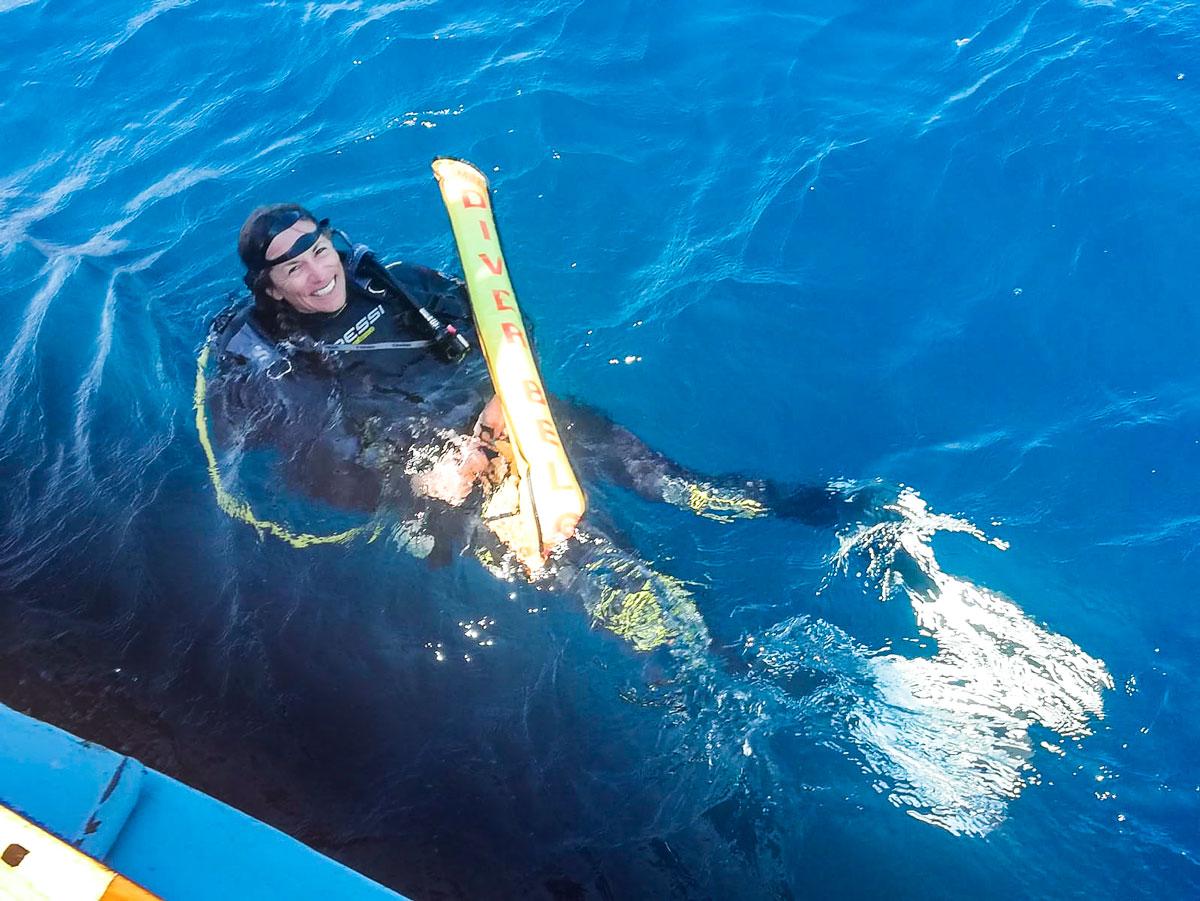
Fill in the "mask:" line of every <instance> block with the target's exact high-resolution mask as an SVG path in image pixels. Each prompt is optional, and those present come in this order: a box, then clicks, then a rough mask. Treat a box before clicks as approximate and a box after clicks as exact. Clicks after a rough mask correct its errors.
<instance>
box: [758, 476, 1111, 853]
mask: <svg viewBox="0 0 1200 901" xmlns="http://www.w3.org/2000/svg"><path fill="white" fill-rule="evenodd" d="M882 509H883V513H884V514H885V515H886V517H887V518H886V520H885V521H882V522H874V523H871V524H866V525H859V526H858V527H856V529H854V530H853V531H851V532H848V533H846V534H844V535H843V536H841V544H840V547H839V549H838V551H837V553H836V554H835V555H834V558H833V572H832V575H833V576H837V575H845V574H846V573H847V572H848V571H849V567H850V564H851V562H852V561H856V560H865V561H866V575H867V576H868V578H869V582H870V584H873V585H875V586H876V587H877V590H878V591H879V594H880V599H881V600H888V599H889V598H891V597H893V596H894V595H896V594H897V593H900V594H902V595H903V596H905V597H907V598H908V600H909V602H910V603H911V604H912V608H913V612H914V614H915V616H916V624H917V628H918V629H919V631H920V633H921V634H922V635H923V636H925V637H927V638H929V639H932V641H933V642H935V643H936V647H937V650H936V652H935V653H934V654H933V655H932V656H930V657H915V658H911V657H905V656H903V655H901V654H898V653H892V652H889V653H885V654H876V655H872V653H871V652H870V651H869V650H868V649H867V648H865V647H864V646H862V645H861V644H860V643H858V642H856V641H854V640H853V639H851V638H850V637H849V636H847V635H846V634H845V633H844V632H842V631H841V630H840V629H838V628H837V627H836V626H832V625H830V624H828V623H822V622H820V621H814V620H811V619H809V618H805V617H801V618H796V619H793V620H789V621H788V622H786V623H783V624H780V625H779V626H777V627H776V628H775V629H773V630H771V632H770V633H768V634H767V635H765V636H763V640H762V642H761V646H760V647H759V649H758V651H757V655H758V659H759V661H760V662H761V663H762V664H763V665H764V667H765V668H767V669H768V670H770V671H772V672H773V674H774V675H775V677H776V678H777V679H778V678H779V677H780V676H787V677H789V678H794V677H795V675H796V674H797V673H798V672H801V671H819V672H820V673H822V674H823V675H824V676H825V677H826V678H828V679H829V681H828V682H827V683H826V684H825V685H824V686H823V687H822V688H821V689H819V692H818V694H820V695H822V696H823V699H824V701H825V702H826V703H825V704H823V705H822V706H824V707H826V709H829V710H832V711H834V713H833V716H834V720H835V728H837V729H838V730H839V731H840V732H841V733H842V735H843V736H844V737H846V738H848V739H849V740H850V742H851V743H852V745H853V746H854V749H855V750H856V752H857V753H856V754H855V756H857V757H859V758H860V759H861V761H862V763H863V765H864V768H865V769H866V770H867V771H868V772H870V773H871V774H873V775H875V776H876V777H878V781H877V783H876V788H877V789H878V790H879V791H881V792H884V793H886V795H887V797H888V800H889V801H890V802H891V803H892V804H894V805H895V806H897V807H899V808H901V809H903V810H905V811H906V812H907V813H908V814H909V815H910V816H913V817H915V818H917V819H919V820H923V821H925V822H928V823H932V824H934V825H936V826H939V827H941V828H943V829H946V830H947V831H949V832H951V833H954V834H969V835H985V834H987V833H988V832H990V831H991V830H992V829H994V828H995V827H996V826H998V825H999V824H1000V823H1002V822H1003V821H1004V818H1005V815H1006V811H1007V806H1008V803H1009V802H1010V801H1011V800H1012V799H1014V798H1016V797H1017V796H1018V795H1019V794H1020V793H1021V791H1022V790H1023V789H1024V788H1025V786H1027V785H1029V784H1031V783H1033V782H1036V779H1037V775H1036V770H1035V768H1034V765H1033V762H1032V759H1031V758H1032V757H1033V750H1034V742H1033V739H1032V738H1031V735H1030V730H1031V729H1033V728H1034V727H1037V726H1042V727H1045V728H1048V729H1052V730H1054V731H1055V732H1057V733H1058V734H1060V735H1062V736H1064V737H1070V738H1080V737H1083V736H1086V735H1088V734H1089V733H1090V731H1091V726H1090V723H1091V720H1092V718H1093V717H1094V718H1101V717H1103V710H1104V707H1103V695H1102V692H1103V690H1104V689H1111V688H1112V687H1113V681H1112V677H1111V676H1110V675H1109V673H1108V670H1107V669H1106V667H1105V665H1104V663H1103V662H1102V661H1100V660H1097V659H1096V658H1094V657H1091V656H1089V655H1088V654H1086V653H1085V652H1084V651H1082V650H1081V649H1080V648H1079V647H1078V646H1076V645H1075V644H1074V643H1073V642H1072V641H1070V639H1068V638H1066V637H1064V636H1062V635H1058V634H1055V633H1053V632H1050V631H1049V630H1047V629H1046V628H1044V627H1042V626H1040V625H1038V624H1037V623H1035V622H1033V621H1032V620H1031V619H1030V618H1029V617H1028V616H1027V615H1026V614H1024V613H1023V612H1022V611H1021V609H1020V608H1019V607H1017V605H1016V604H1014V603H1013V602H1012V601H1011V600H1009V599H1008V598H1005V597H1003V596H1001V595H999V594H997V593H996V592H994V591H991V590H989V589H987V588H983V587H981V586H979V585H976V584H974V583H972V582H971V581H969V580H967V579H964V578H960V577H958V576H955V575H953V574H951V573H947V572H945V571H944V570H943V569H942V568H941V566H940V565H939V563H938V561H937V559H936V558H935V556H934V552H933V547H932V539H933V536H934V535H935V534H937V533H939V532H958V533H964V534H967V535H970V536H972V537H974V538H975V539H977V540H979V541H981V542H986V543H988V544H990V545H992V546H994V547H996V548H998V549H1000V550H1005V549H1007V545H1005V544H1004V543H1003V542H1001V541H998V540H995V539H988V538H987V536H985V535H984V534H983V532H982V531H981V530H979V529H978V528H977V527H975V526H974V525H972V524H971V523H969V522H967V521H965V520H962V519H958V518H955V517H952V516H945V515H938V514H935V513H932V512H931V511H930V510H929V508H928V506H927V504H926V503H925V502H924V501H923V500H922V499H921V498H920V497H919V496H918V494H917V493H916V492H915V491H912V490H911V489H904V490H903V491H901V493H900V494H899V496H898V498H897V499H896V500H895V501H894V502H893V503H891V504H887V505H885V506H884V507H883V508H882ZM810 700H815V701H819V700H821V698H810Z"/></svg>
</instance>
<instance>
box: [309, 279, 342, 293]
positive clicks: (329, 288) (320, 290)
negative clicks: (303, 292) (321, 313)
mask: <svg viewBox="0 0 1200 901" xmlns="http://www.w3.org/2000/svg"><path fill="white" fill-rule="evenodd" d="M336 281H337V276H336V275H335V276H334V277H333V278H331V279H330V280H329V284H328V285H326V286H325V287H324V288H318V289H317V290H316V291H313V297H324V296H325V295H326V294H328V293H329V292H330V291H332V290H333V283H334V282H336Z"/></svg>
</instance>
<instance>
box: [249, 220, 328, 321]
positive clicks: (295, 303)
mask: <svg viewBox="0 0 1200 901" xmlns="http://www.w3.org/2000/svg"><path fill="white" fill-rule="evenodd" d="M316 230H317V224H316V223H315V222H312V221H310V220H307V219H300V220H298V221H296V222H294V223H293V224H292V225H290V226H288V227H287V228H286V229H284V230H283V231H281V232H280V233H279V234H277V235H276V236H275V237H274V238H272V239H271V243H270V244H269V245H267V252H266V258H267V259H268V260H271V259H275V258H277V257H280V256H283V255H284V254H286V253H287V252H288V251H289V250H290V249H291V248H292V246H293V245H295V243H296V242H297V241H299V240H300V239H301V238H304V237H305V236H306V235H310V234H312V233H313V232H314V231H316ZM266 292H267V294H269V295H270V296H271V297H274V298H275V299H276V300H282V301H285V302H286V303H288V304H289V305H291V306H292V307H293V308H294V309H296V310H297V311H299V312H301V313H336V312H337V311H338V310H340V309H341V308H342V307H344V306H345V305H346V270H345V267H343V266H342V258H341V257H340V256H338V253H337V251H336V250H334V249H333V244H332V243H331V242H330V240H329V236H328V235H327V234H323V235H321V236H320V237H318V238H317V240H316V242H315V243H314V244H313V246H312V247H310V248H308V250H306V251H304V253H302V254H300V255H298V256H296V257H293V258H292V259H290V260H287V261H285V262H283V263H280V264H278V265H277V266H272V267H271V268H270V270H268V271H267V283H266Z"/></svg>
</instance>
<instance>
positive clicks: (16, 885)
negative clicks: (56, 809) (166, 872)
mask: <svg viewBox="0 0 1200 901" xmlns="http://www.w3.org/2000/svg"><path fill="white" fill-rule="evenodd" d="M157 898H158V896H157V895H152V894H150V893H149V892H148V891H146V890H145V889H143V888H141V887H139V886H137V885H135V884H134V883H132V882H130V881H129V880H128V879H126V878H125V877H124V876H121V875H120V874H118V873H114V872H113V871H112V870H110V869H109V868H108V867H106V866H105V865H104V864H102V863H100V862H99V861H96V860H93V859H92V858H90V857H88V856H87V855H86V854H84V853H83V852H82V851H79V850H76V849H75V848H72V847H71V846H70V845H68V844H67V843H66V842H64V841H63V840H62V839H60V838H57V837H56V836H54V835H51V834H50V833H49V832H46V831H45V830H44V829H40V828H38V827H37V826H35V825H34V824H33V823H31V822H29V821H28V820H27V819H25V818H24V817H22V816H20V815H19V814H16V813H13V811H11V810H9V809H8V808H7V807H5V806H3V805H0V899H3V901H9V899H14V901H17V899H19V901H155V899H157Z"/></svg>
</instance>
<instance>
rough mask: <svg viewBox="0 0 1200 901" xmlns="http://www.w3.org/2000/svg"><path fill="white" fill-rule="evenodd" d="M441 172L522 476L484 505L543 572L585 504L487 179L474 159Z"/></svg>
mask: <svg viewBox="0 0 1200 901" xmlns="http://www.w3.org/2000/svg"><path fill="white" fill-rule="evenodd" d="M433 173H434V175H435V176H436V177H437V180H438V185H439V187H440V188H441V191H442V200H443V201H444V202H445V204H446V211H447V212H448V213H449V214H450V226H451V228H452V229H453V230H454V240H455V243H456V244H457V245H458V255H459V258H460V259H461V260H462V266H463V273H464V275H465V276H466V279H467V292H468V294H469V295H470V298H471V310H472V312H473V314H474V317H475V327H476V330H477V331H478V333H479V343H480V345H481V346H482V348H483V355H484V358H485V359H486V360H487V365H488V371H489V372H490V373H491V376H492V384H493V385H494V387H495V389H496V395H497V396H498V397H499V398H500V405H501V408H502V410H503V412H504V423H505V428H506V429H507V432H508V440H509V442H510V444H511V447H512V464H513V470H514V472H515V475H514V476H513V477H512V481H511V482H510V483H509V484H502V485H501V486H500V487H499V488H498V489H497V490H496V491H495V492H494V493H493V494H492V496H491V498H489V500H488V503H487V505H486V506H485V508H484V514H483V515H484V520H485V522H487V523H488V526H489V528H491V529H492V531H493V532H495V533H496V535H497V537H499V538H500V540H501V541H503V542H504V543H505V544H506V545H508V547H509V548H510V549H511V550H512V551H513V552H514V553H515V554H516V556H517V557H518V558H519V559H520V560H521V562H523V563H524V564H525V565H526V566H527V567H529V569H530V571H531V572H537V571H538V570H540V569H541V568H542V566H544V565H545V562H546V558H547V557H548V556H549V554H550V552H551V551H552V550H553V549H554V548H555V547H556V546H557V545H558V544H560V543H561V542H563V541H565V540H566V539H568V538H570V537H571V535H573V534H574V532H575V526H576V524H577V523H578V522H579V520H580V519H581V518H582V516H583V512H584V509H585V501H584V497H583V491H582V490H581V489H580V487H579V482H578V481H577V480H576V478H575V472H574V470H572V469H571V464H570V462H569V461H568V460H567V455H566V452H565V451H564V450H563V446H562V441H561V440H560V439H559V435H558V429H557V428H556V427H555V425H554V419H553V418H552V417H551V415H550V407H549V405H548V404H547V402H546V391H545V389H544V388H543V387H542V379H541V376H539V375H538V370H537V365H536V363H535V362H534V359H533V353H532V351H531V350H530V347H529V335H528V332H527V331H526V329H525V323H524V321H523V320H522V319H521V311H520V309H519V308H518V306H517V296H516V293H515V292H514V291H513V287H512V282H511V280H510V279H509V275H508V265H507V264H506V262H505V259H504V255H503V253H502V252H501V249H500V237H499V235H498V234H497V233H496V220H495V218H494V217H493V215H492V201H491V195H490V192H489V190H488V181H487V178H486V176H484V174H483V173H482V172H480V171H479V170H478V169H476V168H475V167H474V166H472V165H471V164H470V163H466V162H463V161H462V160H455V159H449V158H446V157H440V158H438V159H436V160H434V161H433Z"/></svg>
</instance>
